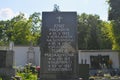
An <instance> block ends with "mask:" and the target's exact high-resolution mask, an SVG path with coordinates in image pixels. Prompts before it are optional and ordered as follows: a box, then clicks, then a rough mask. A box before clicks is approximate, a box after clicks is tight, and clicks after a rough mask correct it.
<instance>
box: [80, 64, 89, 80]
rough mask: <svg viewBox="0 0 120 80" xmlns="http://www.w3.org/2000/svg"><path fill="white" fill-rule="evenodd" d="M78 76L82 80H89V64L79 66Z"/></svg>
mask: <svg viewBox="0 0 120 80" xmlns="http://www.w3.org/2000/svg"><path fill="white" fill-rule="evenodd" d="M78 76H79V78H83V80H89V64H79V67H78Z"/></svg>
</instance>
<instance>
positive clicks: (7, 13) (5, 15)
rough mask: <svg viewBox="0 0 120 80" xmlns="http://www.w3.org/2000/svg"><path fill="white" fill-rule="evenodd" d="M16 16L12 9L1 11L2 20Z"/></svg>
mask: <svg viewBox="0 0 120 80" xmlns="http://www.w3.org/2000/svg"><path fill="white" fill-rule="evenodd" d="M15 15H16V14H15V13H14V12H13V10H12V9H10V8H2V9H0V20H7V19H11V18H13V17H14V16H15Z"/></svg>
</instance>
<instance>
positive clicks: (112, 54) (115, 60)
mask: <svg viewBox="0 0 120 80" xmlns="http://www.w3.org/2000/svg"><path fill="white" fill-rule="evenodd" d="M98 55H101V56H109V59H111V60H112V67H113V68H119V51H113V50H79V64H81V63H82V62H83V63H85V60H86V64H89V65H90V64H91V62H90V56H98ZM82 60H83V61H82ZM90 66H91V65H90Z"/></svg>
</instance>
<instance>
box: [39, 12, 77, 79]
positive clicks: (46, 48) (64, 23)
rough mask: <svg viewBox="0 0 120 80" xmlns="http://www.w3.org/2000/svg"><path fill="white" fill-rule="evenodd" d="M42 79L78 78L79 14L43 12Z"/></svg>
mask: <svg viewBox="0 0 120 80" xmlns="http://www.w3.org/2000/svg"><path fill="white" fill-rule="evenodd" d="M40 49H41V64H40V66H41V67H40V80H76V79H78V77H77V65H78V62H77V61H78V60H77V55H78V54H77V14H76V12H43V13H42V37H41V46H40Z"/></svg>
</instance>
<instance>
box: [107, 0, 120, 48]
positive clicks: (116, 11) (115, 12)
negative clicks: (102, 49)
mask: <svg viewBox="0 0 120 80" xmlns="http://www.w3.org/2000/svg"><path fill="white" fill-rule="evenodd" d="M108 4H109V20H111V24H112V27H111V32H110V33H111V37H110V38H111V40H112V43H113V45H112V49H114V50H120V0H108Z"/></svg>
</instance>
